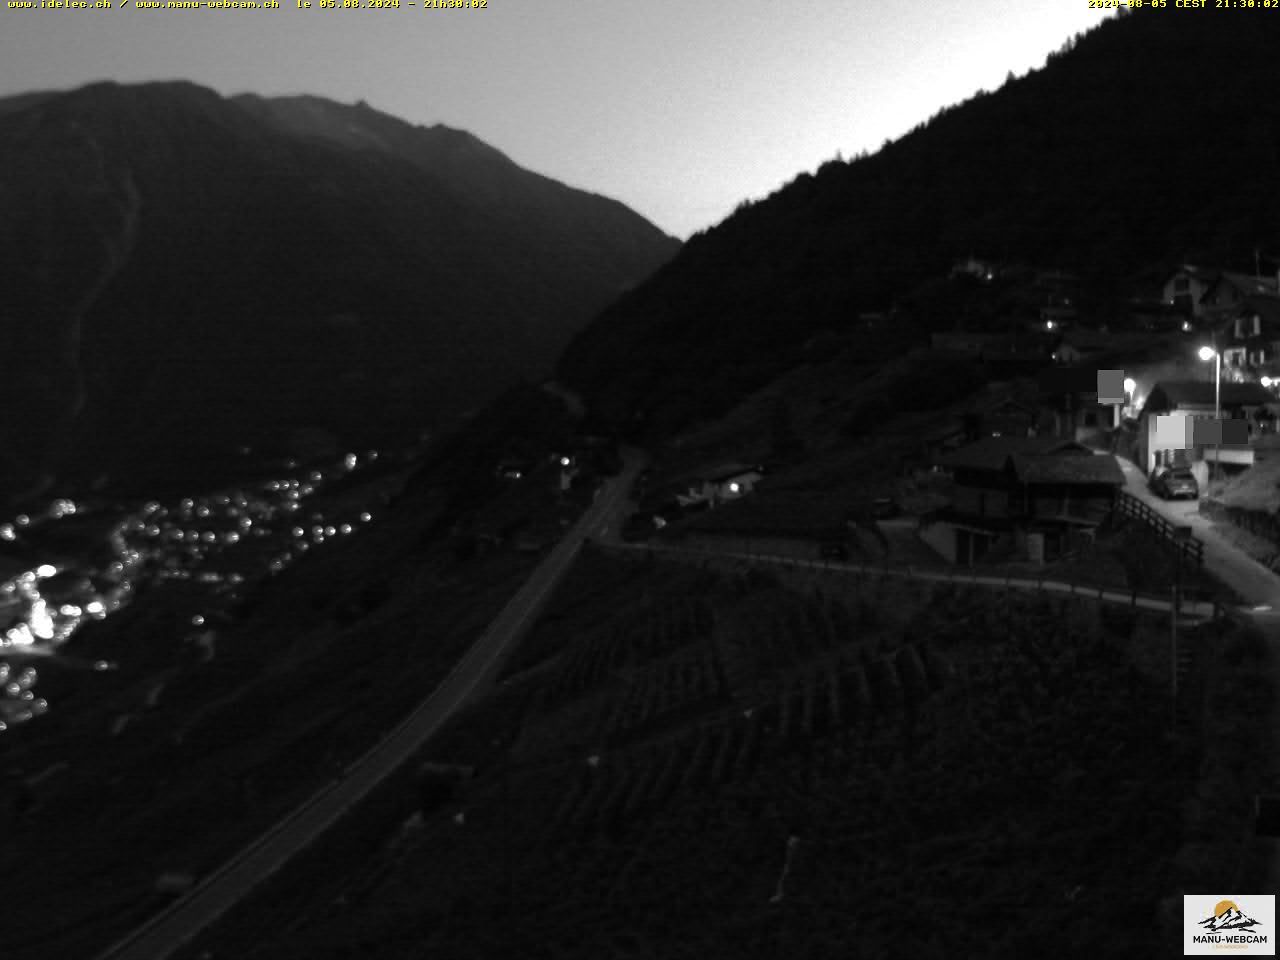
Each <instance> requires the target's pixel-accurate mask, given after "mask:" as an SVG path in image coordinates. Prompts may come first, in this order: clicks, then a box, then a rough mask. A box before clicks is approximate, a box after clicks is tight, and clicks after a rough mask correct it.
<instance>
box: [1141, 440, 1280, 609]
mask: <svg viewBox="0 0 1280 960" xmlns="http://www.w3.org/2000/svg"><path fill="white" fill-rule="evenodd" d="M1116 463H1118V464H1119V465H1120V469H1121V470H1122V471H1123V472H1124V482H1125V487H1124V489H1125V492H1126V493H1130V494H1132V495H1133V496H1135V497H1137V498H1138V499H1139V500H1141V501H1142V502H1143V503H1145V504H1147V505H1148V506H1150V507H1151V508H1152V509H1153V510H1155V511H1156V512H1157V513H1159V514H1160V515H1161V516H1163V517H1165V518H1166V519H1167V520H1169V522H1171V523H1177V524H1185V525H1187V526H1190V527H1191V533H1192V535H1193V536H1194V537H1196V538H1197V539H1199V540H1201V541H1203V543H1204V565H1205V568H1206V569H1207V570H1208V571H1209V572H1210V573H1212V574H1213V575H1214V576H1216V577H1217V578H1218V579H1219V580H1221V581H1222V582H1223V583H1225V584H1226V585H1227V586H1229V587H1230V588H1231V589H1232V590H1234V591H1235V592H1236V593H1238V594H1239V595H1240V597H1241V598H1242V599H1243V600H1244V601H1245V608H1244V609H1245V610H1246V611H1248V608H1250V607H1255V606H1262V607H1270V608H1271V609H1272V610H1273V611H1277V612H1280V576H1277V575H1276V574H1274V573H1272V572H1271V571H1270V570H1268V569H1267V568H1266V567H1264V566H1263V565H1262V564H1260V563H1258V561H1257V560H1254V559H1253V558H1252V557H1251V556H1249V555H1248V554H1247V553H1245V552H1244V551H1242V550H1241V549H1240V548H1239V547H1237V546H1236V545H1235V544H1233V543H1231V542H1230V541H1229V540H1227V539H1226V538H1225V537H1223V536H1221V535H1220V534H1219V533H1218V532H1217V531H1216V530H1215V529H1214V527H1213V524H1212V523H1211V522H1210V521H1209V520H1208V518H1206V517H1203V516H1201V515H1200V511H1199V502H1198V501H1196V500H1174V501H1170V500H1164V499H1161V498H1160V497H1158V496H1156V495H1155V494H1154V493H1152V492H1151V491H1150V490H1148V489H1147V478H1146V476H1145V475H1144V474H1143V472H1142V471H1141V470H1140V469H1139V468H1138V466H1137V465H1136V464H1134V463H1133V462H1132V461H1129V460H1126V459H1124V458H1123V457H1116ZM1248 612H1255V611H1248ZM1257 612H1263V611H1257ZM1264 619H1265V620H1269V619H1270V618H1264ZM1259 625H1260V626H1265V624H1264V623H1263V622H1262V621H1260V622H1259Z"/></svg>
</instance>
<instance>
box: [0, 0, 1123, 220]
mask: <svg viewBox="0 0 1280 960" xmlns="http://www.w3.org/2000/svg"><path fill="white" fill-rule="evenodd" d="M113 2H116V3H117V9H112V10H39V9H37V10H12V9H6V8H5V7H0V95H5V94H9V93H17V92H21V91H26V90H35V89H50V88H52V89H65V88H71V87H75V86H79V85H81V84H83V83H88V82H91V81H95V80H117V81H120V82H138V81H145V80H169V79H189V80H193V81H195V82H197V83H200V84H204V85H207V86H210V87H213V88H214V89H216V90H218V91H219V92H221V93H225V94H231V93H241V92H253V93H260V94H265V95H274V94H292V93H312V94H317V95H320V96H326V97H331V98H333V99H335V100H339V101H342V102H347V103H350V102H354V101H356V100H361V99H363V100H365V101H367V102H368V103H369V104H371V105H372V106H374V107H376V108H378V109H381V110H384V111H386V112H388V113H392V114H395V115H397V116H400V117H403V118H404V119H406V120H409V121H411V122H414V123H422V124H428V125H429V124H434V123H444V124H447V125H449V126H453V127H461V128H463V129H466V130H469V131H471V132H472V133H474V134H476V135H477V136H479V137H480V138H481V139H483V140H485V141H487V142H488V143H490V144H492V145H493V146H495V147H497V148H499V149H500V150H502V151H504V152H505V153H507V154H508V155H509V156H510V157H511V158H512V159H513V160H515V161H516V162H517V163H519V164H521V165H522V166H525V167H529V168H531V169H533V170H536V171H538V172H540V173H544V174H547V175H548V176H552V177H555V178H556V179H559V180H563V181H564V182H566V183H569V184H571V185H573V186H576V187H582V188H585V189H588V190H592V191H594V192H597V193H602V194H605V195H607V196H612V197H616V198H617V199H619V200H621V201H623V202H624V203H626V204H628V205H630V206H631V207H633V208H634V209H636V210H637V211H639V212H640V213H641V214H643V215H645V216H647V217H649V218H650V219H651V220H653V221H654V222H655V223H657V224H658V226H660V227H662V228H663V229H665V230H667V231H668V232H670V233H673V234H675V235H677V236H680V237H682V238H686V237H688V235H689V234H690V233H692V232H693V231H695V230H699V229H702V228H705V227H709V226H711V225H713V224H714V223H716V222H717V221H719V220H720V219H722V218H723V217H724V216H725V215H727V214H728V213H729V212H730V211H731V210H732V209H733V207H734V206H736V205H737V203H738V202H739V201H741V200H743V199H758V198H760V197H762V196H764V195H766V194H768V193H769V192H771V191H772V190H774V189H775V188H776V187H778V186H780V185H781V184H782V183H784V182H785V181H787V180H790V179H791V178H792V177H794V176H795V175H796V174H797V173H799V172H801V171H804V170H812V169H814V168H815V167H816V166H818V165H819V164H820V163H822V162H823V161H825V160H828V159H831V158H832V157H834V156H835V155H836V153H837V152H840V153H842V154H843V155H844V156H845V157H846V158H847V157H850V156H852V155H853V154H855V153H857V152H858V151H859V150H863V149H867V150H872V151H874V150H875V149H877V148H878V147H879V146H880V145H881V143H883V141H884V140H885V139H886V138H891V137H897V136H899V135H901V134H903V133H905V132H906V131H907V130H909V129H910V128H911V127H913V126H914V125H915V124H917V123H919V122H921V121H922V120H925V119H927V118H928V117H929V116H930V115H932V114H933V113H934V112H936V111H937V110H938V109H939V108H941V107H943V106H945V105H947V104H950V103H955V102H957V101H959V100H963V99H965V98H966V97H968V96H970V95H971V94H973V93H974V92H976V91H977V90H979V89H987V90H990V89H995V88H997V87H999V86H1000V85H1001V84H1002V83H1003V82H1004V79H1005V77H1006V75H1007V74H1008V73H1009V72H1010V71H1013V72H1014V73H1015V74H1019V75H1020V74H1022V73H1025V72H1026V71H1027V70H1028V69H1030V68H1035V67H1039V66H1041V65H1042V64H1043V63H1044V58H1045V56H1046V55H1047V54H1048V53H1050V52H1051V51H1053V50H1055V49H1057V48H1058V47H1060V46H1061V45H1062V43H1063V42H1064V41H1065V40H1066V39H1067V38H1068V37H1069V36H1071V35H1072V34H1074V33H1076V32H1078V31H1082V30H1085V29H1087V28H1089V27H1090V26H1092V25H1093V24H1095V23H1097V22H1098V21H1099V20H1100V19H1101V18H1102V17H1103V15H1104V14H1103V12H1102V11H1098V10H1090V9H1088V7H1087V5H1086V3H1085V0H1053V2H1045V0H1036V2H1033V3H1024V4H1011V3H1005V2H1000V0H935V2H931V3H928V4H911V5H908V4H901V3H892V4H889V3H885V4H872V3H868V2H866V0H851V2H849V0H847V2H842V3H832V2H826V3H822V4H804V3H796V2H792V3H781V2H766V0H741V2H738V3H734V4H729V3H723V2H719V3H717V2H711V3H708V2H702V3H693V2H674V0H649V2H646V3H631V2H622V0H613V2H608V3H605V2H598V0H597V2H582V0H578V2H566V0H488V6H487V8H486V9H482V10H473V9H463V10H457V9H423V8H422V7H421V6H420V5H419V6H417V7H414V8H409V7H408V6H407V0H401V8H400V9H398V10H395V9H382V10H378V9H363V10H343V9H341V3H342V0H338V4H339V7H338V9H333V10H325V9H319V8H318V6H313V8H312V9H310V10H300V9H298V8H297V0H281V9H279V10H263V9H260V10H223V9H214V10H210V9H201V10H142V9H136V8H135V7H134V6H133V5H132V3H131V4H130V5H128V6H125V7H122V8H120V7H119V6H118V0H113ZM317 2H318V0H317ZM6 6H7V4H6Z"/></svg>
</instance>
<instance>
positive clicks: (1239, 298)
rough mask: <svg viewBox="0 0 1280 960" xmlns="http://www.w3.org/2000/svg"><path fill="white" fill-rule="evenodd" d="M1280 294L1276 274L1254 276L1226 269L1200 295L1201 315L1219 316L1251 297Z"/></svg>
mask: <svg viewBox="0 0 1280 960" xmlns="http://www.w3.org/2000/svg"><path fill="white" fill-rule="evenodd" d="M1276 296H1280V285H1278V284H1277V278H1276V277H1275V276H1267V277H1263V276H1253V275H1250V274H1247V273H1232V272H1231V271H1228V270H1224V271H1222V272H1221V273H1219V274H1218V275H1217V277H1216V278H1215V279H1214V281H1213V282H1212V283H1211V284H1209V287H1208V289H1206V290H1205V292H1204V294H1203V295H1202V296H1201V297H1200V315H1201V316H1205V317H1211V318H1219V317H1222V316H1224V315H1226V314H1227V313H1229V312H1231V311H1234V310H1235V308H1236V307H1238V306H1239V305H1240V304H1242V303H1244V302H1245V301H1246V300H1248V299H1249V298H1250V297H1276Z"/></svg>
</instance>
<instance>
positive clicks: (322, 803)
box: [99, 450, 643, 960]
mask: <svg viewBox="0 0 1280 960" xmlns="http://www.w3.org/2000/svg"><path fill="white" fill-rule="evenodd" d="M642 466H643V457H642V455H641V454H640V453H639V452H638V451H634V450H626V451H624V452H623V470H622V473H621V474H620V475H619V476H617V477H614V478H612V479H611V480H609V481H608V482H607V483H606V484H605V485H604V487H603V488H602V489H601V491H600V493H599V494H598V496H597V497H596V500H595V502H594V503H593V504H592V505H591V507H590V508H589V509H588V510H587V512H586V513H585V514H584V515H583V516H582V517H581V518H580V519H579V521H578V523H577V524H575V525H574V526H573V527H572V528H571V529H570V530H569V531H567V532H566V533H565V535H564V537H563V538H562V539H561V541H560V542H559V543H558V544H557V545H556V546H555V548H554V549H553V550H552V551H551V552H550V553H549V554H548V555H547V556H546V558H545V559H544V560H543V561H542V563H540V564H539V565H538V567H537V569H535V570H534V572H533V573H532V575H531V576H530V577H529V579H528V580H527V581H526V582H525V584H524V585H523V586H522V587H521V588H520V590H519V591H518V592H517V593H516V595H515V596H514V597H512V599H511V600H510V601H509V602H508V603H507V605H506V607H504V608H503V609H502V611H501V612H500V613H499V614H498V616H497V618H495V619H494V621H493V623H491V624H490V625H489V627H488V629H487V630H486V631H485V632H484V634H483V635H482V636H481V637H480V639H478V640H477V641H476V642H475V644H474V645H473V646H472V647H471V649H470V650H468V651H467V653H466V655H465V656H464V657H463V658H462V659H461V660H460V661H459V662H458V664H457V666H456V667H454V669H453V671H452V672H451V673H450V674H449V676H448V677H446V678H445V679H444V680H443V681H442V682H441V683H440V685H439V686H438V687H437V688H436V690H435V692H434V693H432V694H431V695H430V696H429V697H427V699H426V700H424V701H423V702H422V703H421V704H419V706H418V707H417V708H416V709H415V710H414V711H413V713H412V714H410V715H409V716H408V717H407V718H406V719H405V720H404V721H403V722H402V723H401V724H400V726H398V727H397V728H396V729H395V730H393V731H392V732H391V733H390V734H388V735H387V736H386V737H385V738H384V739H383V740H382V742H380V743H379V744H377V745H376V746H375V747H373V748H372V749H371V750H369V752H368V753H366V754H365V755H364V756H363V757H361V758H360V759H359V760H357V761H356V762H355V763H354V764H352V765H351V766H350V767H349V768H348V769H347V771H346V774H345V775H344V777H343V779H341V780H339V781H337V782H335V783H332V784H330V785H329V786H328V787H325V788H324V789H322V790H321V791H320V792H319V793H317V794H316V795H315V796H313V797H312V798H311V799H310V800H309V801H307V802H306V803H305V804H303V805H302V806H301V807H299V808H298V809H297V810H295V811H294V812H293V813H292V814H291V815H289V816H288V817H286V818H285V819H284V820H282V821H281V822H280V823H278V824H276V826H275V827H273V828H272V829H271V830H269V831H268V832H267V833H265V834H264V835H263V836H262V837H260V838H259V839H258V840H257V841H255V842H254V843H253V844H251V845H250V846H248V847H247V848H245V849H244V850H242V851H241V852H240V853H239V854H237V855H236V856H235V857H234V858H232V859H231V860H230V861H229V862H228V863H226V864H224V865H223V866H222V867H221V868H219V869H218V870H217V871H215V872H214V873H212V874H210V875H209V876H208V877H206V878H205V879H204V880H203V881H202V882H201V883H200V885H199V886H197V887H196V888H195V889H194V890H192V891H191V893H189V894H187V895H186V896H185V897H183V898H182V899H181V900H179V901H178V902H177V903H175V904H174V905H173V906H172V907H170V908H169V909H168V910H166V911H164V912H163V913H161V914H159V915H157V916H156V917H154V918H152V920H151V921H150V922H149V923H147V924H146V925H144V926H143V927H141V928H139V929H138V930H136V931H134V932H133V933H132V934H131V935H129V936H128V937H126V938H124V939H123V940H121V941H120V942H118V943H116V944H115V945H113V946H112V947H110V948H108V949H107V951H106V952H105V953H103V954H101V955H100V957H99V960H164V958H165V957H168V956H169V955H170V954H172V953H173V952H174V951H175V950H177V949H178V948H179V947H181V946H182V945H183V944H185V943H186V942H188V941H189V940H191V939H192V938H193V937H194V936H195V935H196V934H197V933H199V932H200V931H201V930H203V929H204V928H205V927H207V926H209V925H210V924H212V923H213V922H214V921H215V920H217V919H218V918H219V917H221V916H222V915H223V914H225V913H226V912H227V911H228V910H230V909H231V908H232V907H234V906H235V905H236V904H237V903H238V902H239V901H240V900H241V899H243V898H244V897H245V896H246V895H247V894H248V893H249V892H250V891H252V890H253V889H254V888H255V887H256V886H257V885H258V884H260V883H261V882H262V881H263V880H265V879H266V878H267V877H269V876H270V875H271V874H273V873H274V872H275V871H277V870H279V869H280V868H281V867H282V866H284V864H285V863H286V862H288V861H289V859H290V858H292V857H293V856H295V855H296V854H298V853H300V852H301V851H302V850H304V849H305V848H306V847H307V846H309V845H310V844H311V842H312V841H313V840H315V839H316V838H317V837H318V836H319V835H320V834H321V833H323V832H324V831H325V830H327V829H328V828H329V827H331V826H332V825H333V824H334V823H335V822H337V821H338V819H339V818H341V817H342V816H343V814H345V813H347V812H348V811H349V810H351V809H352V807H354V806H355V805H356V804H357V803H359V802H360V800H361V799H362V798H364V797H365V795H367V794H368V793H369V792H370V791H371V790H372V789H373V788H374V787H375V786H377V784H378V783H380V782H381V781H382V780H383V779H385V778H386V777H388V776H389V775H390V774H392V773H393V772H394V771H395V770H397V769H398V768H399V767H401V766H402V765H403V764H404V763H405V762H406V761H407V760H408V759H409V758H410V757H412V756H413V754H414V753H415V752H416V751H417V750H418V748H419V747H421V746H422V744H423V743H424V742H425V741H426V740H427V739H428V738H429V737H430V736H431V735H432V734H433V733H435V731H436V730H438V729H439V728H440V726H441V725H442V724H443V723H444V722H445V721H446V720H447V719H448V718H449V717H450V716H451V715H452V714H454V713H455V712H456V711H457V710H458V709H459V708H461V707H462V706H463V705H464V704H466V703H467V702H468V701H469V700H471V699H474V697H475V695H476V694H477V693H478V692H481V691H483V690H485V689H486V688H487V687H488V686H489V685H490V684H491V683H492V682H493V680H494V678H495V677H496V676H497V674H498V671H499V670H500V668H501V665H502V660H503V658H504V656H505V655H506V654H507V653H509V652H510V650H511V649H512V648H513V647H514V645H515V641H516V640H517V639H518V638H519V637H520V636H521V634H522V633H523V631H524V629H525V628H526V627H527V626H528V625H529V624H530V622H531V621H532V620H533V619H534V617H535V616H536V614H537V613H538V611H539V610H540V609H541V607H542V605H543V603H544V602H545V601H546V599H547V597H548V596H549V595H550V594H551V592H552V591H553V590H554V588H555V586H556V585H557V584H558V583H559V582H560V580H561V578H562V577H563V576H564V574H565V572H566V571H567V570H568V569H569V566H570V565H571V563H572V562H573V559H574V557H575V556H576V555H577V552H578V549H579V547H580V546H581V545H582V543H583V541H584V540H585V539H587V538H589V537H591V536H592V535H593V533H595V532H596V531H598V530H599V529H601V528H602V527H605V526H612V525H613V524H615V523H617V522H619V520H618V517H619V516H620V515H621V512H622V510H623V509H624V507H623V501H624V500H625V497H626V495H627V492H628V491H629V490H630V488H631V483H632V481H633V480H634V479H635V476H636V474H637V473H638V472H639V471H640V469H641V468H642ZM192 828H193V829H199V826H198V824H192Z"/></svg>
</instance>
